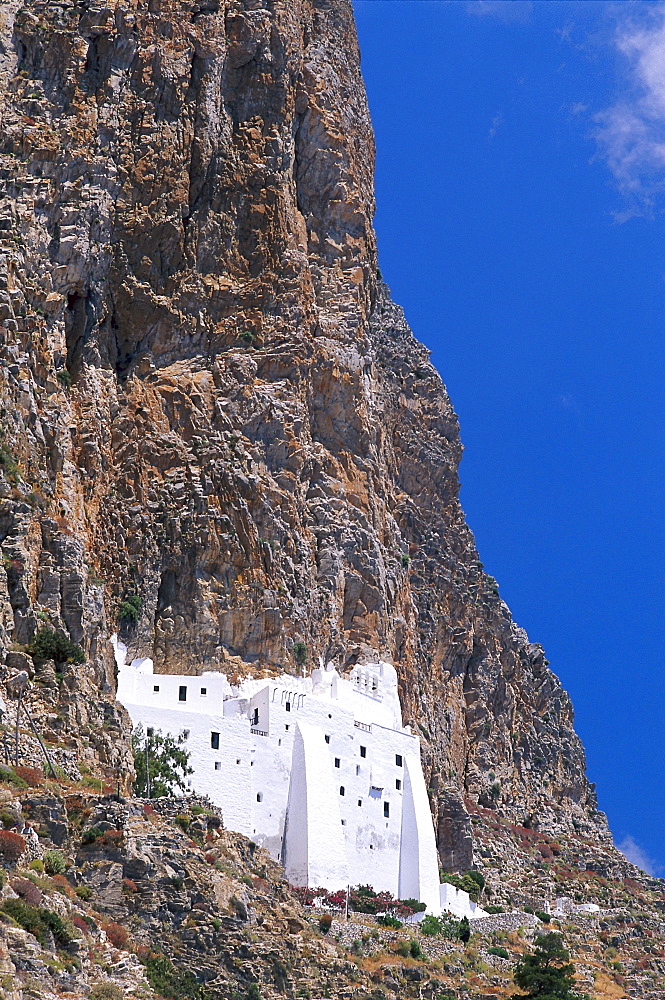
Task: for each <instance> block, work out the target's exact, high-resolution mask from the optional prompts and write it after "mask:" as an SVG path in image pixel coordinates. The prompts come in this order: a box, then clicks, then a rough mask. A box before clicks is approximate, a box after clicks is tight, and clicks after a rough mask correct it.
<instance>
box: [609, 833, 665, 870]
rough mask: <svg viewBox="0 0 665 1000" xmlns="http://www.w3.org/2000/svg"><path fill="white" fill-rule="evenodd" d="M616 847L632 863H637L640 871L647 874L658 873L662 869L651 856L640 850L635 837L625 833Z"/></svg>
mask: <svg viewBox="0 0 665 1000" xmlns="http://www.w3.org/2000/svg"><path fill="white" fill-rule="evenodd" d="M616 847H617V848H618V850H620V851H621V853H622V854H623V856H624V857H625V858H627V859H628V861H630V862H631V864H633V865H637V867H638V868H641V869H642V871H644V872H646V873H647V875H658V874H659V872H661V871H662V867H661V866H660V865H659V864H657V863H656V862H655V861H654V860H653V858H650V857H649V855H648V854H647V853H646V852H645V851H643V850H642V848H641V847H640V845H639V844H638V843H636V841H635V839H634V838H633V837H631V835H630V834H627V836H625V837H624V838H623V840H622V841H621V843H619V844H617V845H616Z"/></svg>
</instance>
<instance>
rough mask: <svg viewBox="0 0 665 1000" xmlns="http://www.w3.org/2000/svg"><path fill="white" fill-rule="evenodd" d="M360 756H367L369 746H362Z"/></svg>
mask: <svg viewBox="0 0 665 1000" xmlns="http://www.w3.org/2000/svg"><path fill="white" fill-rule="evenodd" d="M360 756H361V757H366V756H367V747H361V748H360Z"/></svg>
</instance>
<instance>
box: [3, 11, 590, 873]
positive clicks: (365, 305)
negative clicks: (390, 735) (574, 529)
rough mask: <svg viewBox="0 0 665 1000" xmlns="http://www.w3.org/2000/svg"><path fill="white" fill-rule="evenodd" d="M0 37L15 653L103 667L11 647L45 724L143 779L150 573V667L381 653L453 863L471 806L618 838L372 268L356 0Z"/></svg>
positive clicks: (463, 859)
mask: <svg viewBox="0 0 665 1000" xmlns="http://www.w3.org/2000/svg"><path fill="white" fill-rule="evenodd" d="M0 32H1V35H0V42H1V44H0V88H1V93H0V116H1V122H2V126H1V128H0V357H1V364H0V404H1V405H0V444H1V446H2V452H1V453H0V546H1V547H2V555H3V560H2V564H1V565H0V644H1V646H2V649H3V650H4V656H5V660H6V668H5V673H6V675H7V676H9V675H10V674H12V673H13V672H14V670H15V669H16V668H17V666H18V664H19V661H18V660H16V659H15V660H14V661H10V659H8V657H9V658H11V657H12V656H13V657H19V656H21V655H22V656H24V657H25V659H26V660H29V659H30V657H29V656H28V655H27V653H28V648H27V647H28V646H29V644H30V642H31V639H32V637H33V635H34V633H35V631H36V629H37V628H39V627H52V628H55V629H58V630H60V631H61V632H62V633H63V634H64V635H66V636H67V637H68V638H69V639H70V640H71V641H72V642H73V643H75V644H77V645H79V646H80V647H81V648H82V649H83V652H84V654H85V661H86V662H85V663H84V664H81V665H78V666H72V665H69V666H67V667H66V669H64V671H63V670H62V669H60V667H61V665H58V664H57V663H50V661H45V662H44V661H36V662H35V663H34V664H30V663H26V666H27V667H28V668H29V670H30V672H31V673H35V677H34V679H33V684H34V689H33V694H32V695H31V697H32V698H33V702H32V704H33V708H34V712H35V713H36V716H37V718H38V720H39V723H40V725H41V727H42V730H43V731H44V732H45V733H48V734H50V735H51V737H52V739H53V741H54V743H57V744H58V745H60V746H61V748H64V749H67V748H69V750H71V751H72V753H74V755H75V756H77V758H83V759H84V761H87V764H86V766H87V767H88V768H93V770H94V768H95V767H97V768H99V769H101V773H102V777H103V780H105V781H107V782H110V783H111V785H113V782H114V781H115V775H116V771H118V770H121V771H122V773H123V775H124V777H123V779H122V780H123V781H124V782H125V784H126V781H127V777H126V776H127V774H128V773H129V770H130V764H129V757H128V745H127V735H128V725H127V719H126V716H125V715H124V713H123V712H122V711H121V710H120V709H119V707H117V706H114V702H113V692H114V684H115V678H114V671H113V662H112V657H111V650H110V645H109V642H108V637H109V635H110V634H111V632H112V631H114V630H115V628H116V626H117V625H118V609H119V606H120V603H121V602H122V600H123V599H126V598H127V597H128V596H137V597H139V598H140V611H139V614H138V620H137V621H136V622H135V623H134V622H132V621H131V619H128V618H126V617H125V620H124V621H122V622H120V626H121V636H122V638H123V640H124V641H125V642H126V643H127V644H128V646H129V648H130V653H131V654H132V655H137V656H146V655H149V656H152V657H153V658H154V661H155V664H156V669H157V670H159V671H163V672H169V671H170V672H188V673H197V672H200V671H201V670H203V669H204V668H205V669H211V668H219V669H222V670H224V671H226V672H227V673H228V674H229V675H230V676H231V677H232V678H233V677H235V676H238V675H240V674H243V673H248V672H254V673H257V674H259V673H261V672H263V673H265V674H269V673H271V672H275V671H278V670H282V669H290V670H293V671H295V670H296V669H297V667H296V664H295V660H294V657H293V653H292V650H293V644H294V643H295V642H299V643H304V644H305V645H306V646H307V649H308V656H309V662H310V664H311V663H313V662H316V660H317V659H318V657H319V656H323V657H324V658H326V659H333V660H334V661H335V662H336V664H337V665H338V667H339V668H340V669H341V670H344V669H348V668H349V667H350V666H352V665H353V664H354V663H355V662H358V661H362V660H363V659H368V658H371V657H375V656H376V655H377V654H379V655H381V656H384V657H388V658H390V659H392V660H393V662H394V663H395V665H396V667H397V670H398V674H399V678H400V685H401V696H402V701H403V705H404V714H405V721H406V722H410V723H411V724H412V725H413V726H414V727H418V731H419V732H420V734H421V736H422V745H423V758H424V764H425V768H426V775H427V781H428V786H429V789H430V796H431V805H432V811H433V815H434V819H435V826H436V829H437V835H438V842H439V850H440V855H441V861H442V864H443V865H444V867H448V868H461V869H465V868H467V867H469V865H470V864H471V863H472V862H473V844H474V837H473V829H472V823H471V820H470V814H469V808H471V807H476V806H478V807H482V808H487V809H490V810H494V811H496V813H497V815H498V816H500V817H504V818H506V819H510V820H512V821H515V822H519V823H522V824H527V825H529V826H530V827H532V828H540V829H543V830H547V831H549V832H551V833H552V834H556V833H557V832H558V831H568V832H571V833H573V832H576V833H580V834H585V835H587V836H589V837H590V838H592V839H593V838H595V839H596V840H597V841H599V842H603V843H607V841H608V837H609V834H608V831H607V827H606V822H605V818H604V816H603V815H602V814H601V813H599V812H598V811H597V807H596V801H595V795H594V792H593V789H592V787H591V786H590V784H589V783H588V781H587V779H586V776H585V759H584V752H583V748H582V746H581V743H580V741H579V739H578V737H577V736H576V734H575V731H574V728H573V718H572V709H571V705H570V701H569V698H568V696H567V694H566V693H565V691H564V690H563V689H562V687H561V685H560V683H559V681H558V680H557V678H556V676H555V675H554V674H553V673H552V672H551V670H550V669H549V667H548V665H547V661H546V659H545V657H544V653H543V650H542V649H541V647H540V646H539V645H537V644H534V643H531V642H530V641H529V639H528V637H527V636H526V634H525V633H524V632H523V630H522V629H520V628H519V627H518V626H517V625H516V624H515V623H514V622H513V621H512V618H511V615H510V611H509V609H508V608H507V607H506V605H505V604H504V603H503V601H502V600H501V598H500V597H499V594H498V590H497V587H496V584H495V581H493V580H492V579H491V578H490V577H488V576H487V575H486V574H485V573H484V572H483V569H482V564H481V563H480V561H479V557H478V553H477V551H476V548H475V543H474V540H473V536H472V534H471V532H470V530H469V528H468V527H467V525H466V522H465V519H464V515H463V512H462V510H461V508H460V505H459V499H458V476H457V469H458V464H459V460H460V456H461V443H460V437H459V428H458V422H457V417H456V414H455V413H454V410H453V407H452V405H451V402H450V400H449V398H448V396H447V393H446V390H445V388H444V386H443V384H442V382H441V378H440V376H439V374H438V373H437V372H436V370H435V369H434V368H433V366H432V365H431V363H430V361H429V355H428V352H427V350H426V349H425V348H424V347H422V345H420V344H419V343H418V342H417V341H416V340H415V339H414V337H413V335H412V334H411V332H410V330H409V328H408V327H407V325H406V323H405V320H404V317H403V314H402V312H401V310H400V309H399V308H398V307H397V306H396V305H394V304H393V303H392V301H391V299H390V294H389V291H388V289H387V288H386V287H385V285H383V284H382V282H381V281H380V279H379V278H378V276H377V267H376V242H375V236H374V232H373V229H372V216H373V211H374V195H373V179H372V173H373V151H374V149H373V136H372V131H371V125H370V121H369V115H368V110H367V104H366V98H365V93H364V88H363V85H362V80H361V76H360V69H359V53H358V47H357V41H356V36H355V29H354V25H353V18H352V10H351V5H350V3H348V2H347V0H270V2H269V0H149V2H143V0H141V2H139V0H108V2H107V3H101V2H92V0H80V2H78V3H76V4H72V3H68V2H64V0H62V2H54V0H49V2H46V0H26V2H25V3H23V4H20V3H18V2H14V0H10V2H7V3H4V4H3V5H2V12H1V13H0ZM21 662H22V661H21ZM11 711H12V709H11V706H10V718H11ZM26 762H28V763H29V761H26Z"/></svg>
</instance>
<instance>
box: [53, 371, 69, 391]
mask: <svg viewBox="0 0 665 1000" xmlns="http://www.w3.org/2000/svg"><path fill="white" fill-rule="evenodd" d="M55 377H56V378H57V380H58V382H59V383H60V385H61V386H62V387H63V388H64V389H71V387H72V376H71V375H70V374H69V372H68V371H67V369H66V368H57V369H56V372H55Z"/></svg>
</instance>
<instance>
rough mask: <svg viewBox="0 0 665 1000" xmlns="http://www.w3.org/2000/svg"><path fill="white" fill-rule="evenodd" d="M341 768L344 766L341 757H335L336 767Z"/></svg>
mask: <svg viewBox="0 0 665 1000" xmlns="http://www.w3.org/2000/svg"><path fill="white" fill-rule="evenodd" d="M341 766H342V762H341V760H340V759H339V757H335V767H341Z"/></svg>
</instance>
